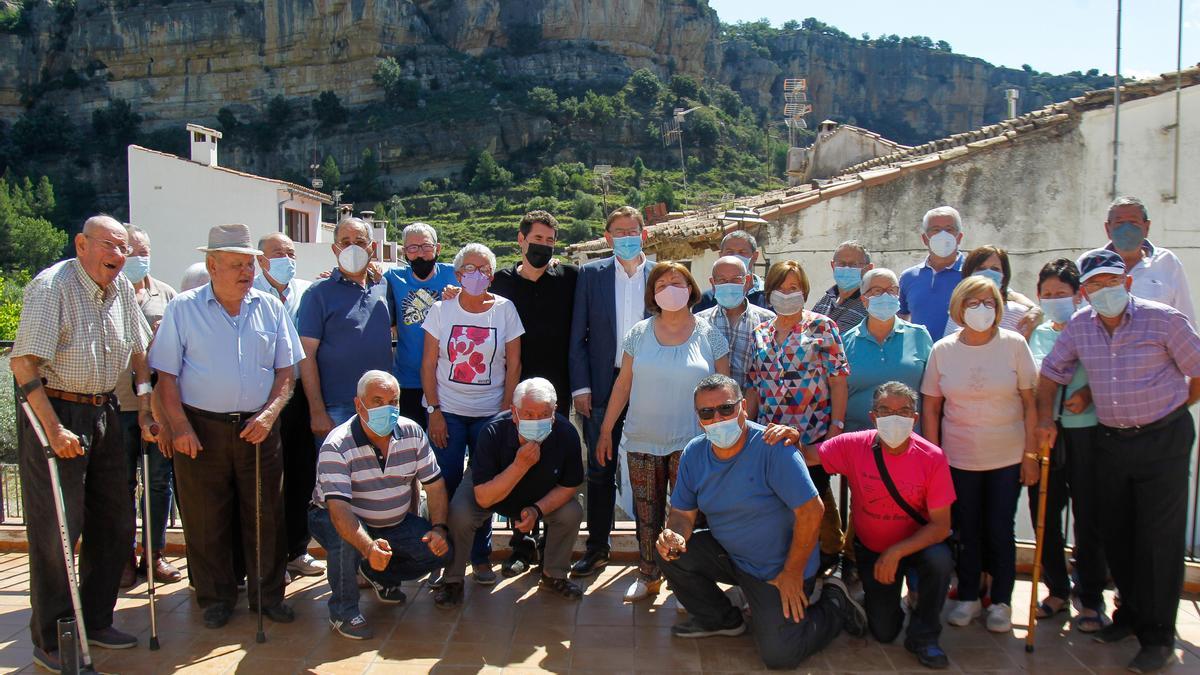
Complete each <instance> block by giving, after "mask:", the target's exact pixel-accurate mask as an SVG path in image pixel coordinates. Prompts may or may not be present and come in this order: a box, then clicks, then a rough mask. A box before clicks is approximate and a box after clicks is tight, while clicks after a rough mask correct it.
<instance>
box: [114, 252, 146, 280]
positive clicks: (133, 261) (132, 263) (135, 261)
mask: <svg viewBox="0 0 1200 675" xmlns="http://www.w3.org/2000/svg"><path fill="white" fill-rule="evenodd" d="M121 271H122V272H124V273H125V278H126V279H129V283H131V284H136V283H137V282H139V281H141V280H142V279H145V278H146V277H147V276H149V275H150V256H148V255H131V256H127V257H126V258H125V266H124V267H122V268H121Z"/></svg>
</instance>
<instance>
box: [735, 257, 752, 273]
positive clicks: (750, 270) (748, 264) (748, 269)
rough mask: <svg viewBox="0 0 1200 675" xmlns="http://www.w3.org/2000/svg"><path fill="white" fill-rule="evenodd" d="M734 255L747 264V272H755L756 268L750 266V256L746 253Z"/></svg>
mask: <svg viewBox="0 0 1200 675" xmlns="http://www.w3.org/2000/svg"><path fill="white" fill-rule="evenodd" d="M733 257H735V258H737V259H738V260H741V261H742V264H743V265H745V266H746V274H754V270H753V269H752V268H751V267H750V259H749V258H747V257H746V256H744V255H734V256H733Z"/></svg>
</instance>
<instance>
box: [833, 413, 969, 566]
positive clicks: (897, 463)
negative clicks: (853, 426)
mask: <svg viewBox="0 0 1200 675" xmlns="http://www.w3.org/2000/svg"><path fill="white" fill-rule="evenodd" d="M875 435H876V432H875V430H874V429H870V430H868V431H858V432H854V433H849V434H841V435H839V436H836V437H834V438H832V439H830V440H828V441H825V442H824V443H822V444H821V445H820V447H819V448H818V450H817V452H818V453H819V454H820V456H821V464H822V465H823V466H824V467H825V470H826V471H827V472H829V473H831V474H834V473H837V474H841V475H843V476H845V477H846V479H847V480H849V481H850V495H851V498H850V516H851V518H852V519H853V520H854V534H855V535H856V536H857V537H858V538H859V539H860V540H861V541H862V543H863V545H865V546H866V547H867V548H869V549H871V550H872V551H875V552H876V553H883V552H884V551H885V550H887V548H888V547H889V546H891V545H892V544H895V543H896V542H898V541H901V540H903V539H906V538H908V537H910V536H912V534H913V533H914V532H916V531H917V530H919V529H920V528H921V525H920V524H919V523H917V521H915V520H913V519H912V517H911V516H909V515H908V514H907V513H905V512H904V509H902V508H900V506H899V505H897V504H896V500H894V499H892V496H891V495H890V494H889V493H888V489H887V486H886V485H884V484H883V481H882V480H881V479H880V478H879V469H878V467H877V466H876V465H875V454H874V451H873V450H872V445H873V444H874V443H875ZM883 462H884V465H886V466H887V469H888V474H889V475H891V477H892V482H893V483H895V484H896V489H897V490H898V491H899V492H900V496H901V497H904V500H905V501H906V502H908V505H909V506H911V507H912V508H913V509H915V510H916V511H917V513H920V514H921V515H922V516H924V517H925V518H926V519H929V512H930V510H932V509H940V508H944V507H947V506H950V504H952V503H953V502H954V483H952V482H951V480H950V465H949V464H947V463H946V455H944V454H943V453H942V450H941V448H939V447H937V446H936V445H934V444H933V443H930V442H929V441H927V440H925V439H924V438H922V437H920V436H918V435H917V434H915V433H914V434H912V435H910V436H909V443H908V449H907V450H905V451H904V454H901V455H892V454H889V453H888V452H887V451H886V450H885V451H884V453H883Z"/></svg>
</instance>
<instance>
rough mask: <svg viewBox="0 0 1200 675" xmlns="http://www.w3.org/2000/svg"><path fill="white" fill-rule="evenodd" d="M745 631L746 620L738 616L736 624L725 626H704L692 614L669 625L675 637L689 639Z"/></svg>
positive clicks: (738, 633) (729, 635)
mask: <svg viewBox="0 0 1200 675" xmlns="http://www.w3.org/2000/svg"><path fill="white" fill-rule="evenodd" d="M745 632H746V620H745V619H740V618H739V620H738V622H737V624H736V625H734V626H728V627H726V628H705V627H704V626H703V625H701V624H700V622H699V621H697V620H696V617H694V616H693V617H688V619H687V621H683V622H680V623H677V624H675V625H674V626H671V635H674V636H675V637H677V638H689V639H694V638H706V637H713V636H714V635H725V636H727V637H734V636H737V635H741V634H742V633H745Z"/></svg>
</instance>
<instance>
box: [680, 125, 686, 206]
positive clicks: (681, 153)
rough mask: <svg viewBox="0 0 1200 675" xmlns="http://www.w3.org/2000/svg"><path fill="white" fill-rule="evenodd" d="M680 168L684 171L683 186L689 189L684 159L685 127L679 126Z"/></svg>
mask: <svg viewBox="0 0 1200 675" xmlns="http://www.w3.org/2000/svg"><path fill="white" fill-rule="evenodd" d="M679 170H680V171H682V172H683V187H684V189H685V190H686V189H687V164H686V163H685V162H684V161H683V127H682V126H681V127H680V128H679Z"/></svg>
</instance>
